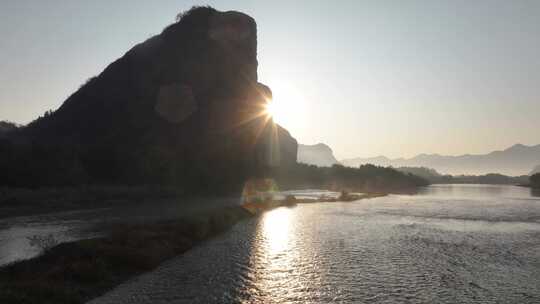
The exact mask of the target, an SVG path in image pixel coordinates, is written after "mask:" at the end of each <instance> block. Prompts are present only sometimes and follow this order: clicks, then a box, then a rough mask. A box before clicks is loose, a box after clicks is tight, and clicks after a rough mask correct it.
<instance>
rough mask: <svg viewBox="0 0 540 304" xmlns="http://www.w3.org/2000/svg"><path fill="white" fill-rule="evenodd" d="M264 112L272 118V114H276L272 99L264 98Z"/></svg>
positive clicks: (275, 106)
mask: <svg viewBox="0 0 540 304" xmlns="http://www.w3.org/2000/svg"><path fill="white" fill-rule="evenodd" d="M264 113H265V114H266V115H267V116H268V117H270V118H274V116H275V115H276V114H277V105H276V103H275V102H274V101H273V100H272V99H268V100H266V104H265V105H264Z"/></svg>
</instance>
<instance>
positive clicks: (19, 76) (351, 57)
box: [0, 0, 540, 159]
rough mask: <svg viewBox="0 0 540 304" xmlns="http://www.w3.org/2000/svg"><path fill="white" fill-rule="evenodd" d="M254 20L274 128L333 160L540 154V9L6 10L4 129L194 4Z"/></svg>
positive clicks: (493, 0) (48, 4)
mask: <svg viewBox="0 0 540 304" xmlns="http://www.w3.org/2000/svg"><path fill="white" fill-rule="evenodd" d="M206 4H208V5H211V6H213V7H215V8H217V9H219V10H238V11H242V12H245V13H247V14H249V15H251V16H252V17H254V18H255V19H256V21H257V26H258V59H259V80H260V82H262V83H264V84H266V85H269V86H270V87H271V88H272V90H273V92H274V102H275V103H276V105H277V106H276V107H277V110H276V112H277V113H276V117H275V120H276V121H277V122H278V123H280V124H282V125H283V126H284V127H285V128H287V129H288V130H289V131H290V132H291V134H292V135H293V136H294V137H295V138H296V139H297V140H298V142H299V143H304V144H314V143H319V142H323V143H326V144H328V145H329V146H330V147H331V148H332V149H333V150H334V154H335V155H336V157H337V158H338V159H343V158H351V157H371V156H377V155H385V156H388V157H411V156H414V155H416V154H420V153H438V154H445V155H460V154H466V153H472V154H476V153H487V152H490V151H493V150H501V149H505V148H507V147H509V146H511V145H513V144H516V143H522V144H528V145H533V144H540V117H539V114H540V1H534V0H530V1H498V0H490V1H487V0H485V1H482V0H477V1H459V0H456V1H436V0H426V1H400V0H396V1H353V0H351V1H315V0H311V1H241V0H228V1H206V2H197V1H173V0H162V1H142V0H141V1H134V0H121V1H120V0H119V1H110V0H109V1H73V0H64V1H59V0H49V1H39V0H35V1H26V0H17V1H15V0H12V1H9V0H3V1H1V3H0V37H2V39H1V40H0V83H1V87H0V120H10V121H14V122H17V123H22V124H24V123H28V122H30V121H31V120H33V119H35V118H36V117H37V116H39V115H41V114H43V113H44V112H45V111H47V110H54V109H56V108H58V107H59V106H60V105H61V104H62V102H63V101H64V100H65V99H66V98H67V97H68V96H69V95H70V94H71V93H73V92H74V91H75V90H77V89H78V88H79V87H80V85H81V84H83V83H84V82H85V81H86V80H87V79H88V78H90V77H92V76H95V75H97V74H99V73H100V72H101V71H102V70H103V69H104V68H105V67H106V66H107V65H108V64H109V63H111V62H112V61H114V60H115V59H117V58H119V57H120V56H122V55H123V54H124V53H125V52H126V51H128V50H129V49H130V48H131V47H132V46H134V45H135V44H137V43H139V42H142V41H144V40H145V39H148V38H149V37H151V36H152V35H155V34H158V33H160V32H161V30H162V29H163V28H164V27H165V26H166V25H168V24H170V23H172V22H174V20H175V16H176V15H177V13H179V12H181V11H184V10H187V9H189V8H190V7H191V6H193V5H206Z"/></svg>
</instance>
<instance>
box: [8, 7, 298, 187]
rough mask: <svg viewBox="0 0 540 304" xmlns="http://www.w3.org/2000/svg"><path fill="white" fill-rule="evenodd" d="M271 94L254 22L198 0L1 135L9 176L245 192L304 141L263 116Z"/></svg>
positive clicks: (17, 181) (289, 160)
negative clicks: (247, 182) (58, 101)
mask: <svg viewBox="0 0 540 304" xmlns="http://www.w3.org/2000/svg"><path fill="white" fill-rule="evenodd" d="M270 97H271V91H270V89H269V88H268V87H266V86H265V85H263V84H260V83H258V82H257V29H256V23H255V20H253V18H251V17H249V16H247V15H245V14H242V13H239V12H234V11H229V12H219V11H216V10H215V9H213V8H209V7H197V8H193V9H191V10H189V11H188V12H186V13H184V14H181V15H180V17H179V20H178V22H176V23H174V24H172V25H170V26H168V27H167V28H165V29H164V30H163V32H162V33H161V34H159V35H156V36H154V37H152V38H150V39H148V40H146V41H145V42H143V43H140V44H138V45H136V46H135V47H133V48H132V49H131V50H129V51H128V52H127V53H126V54H125V55H124V56H122V57H121V58H119V59H118V60H116V61H115V62H113V63H111V64H110V65H109V66H108V67H107V68H106V69H105V70H104V71H103V72H102V73H101V74H99V75H98V76H96V77H94V78H91V79H90V80H88V82H86V83H85V84H84V85H83V86H82V87H81V88H80V89H79V90H77V91H76V92H75V93H73V94H72V95H71V96H70V97H69V98H68V99H67V100H66V101H65V102H64V103H63V104H62V106H61V107H60V108H59V109H58V110H56V111H54V112H48V113H46V115H45V116H43V117H40V118H39V119H37V120H35V121H33V122H32V123H30V124H29V125H28V126H26V127H24V128H21V129H19V130H17V132H14V134H11V135H10V136H9V140H8V141H4V142H2V144H1V145H0V171H1V172H2V175H1V177H0V185H18V186H38V185H39V186H43V185H66V184H84V183H91V184H174V185H178V186H179V187H181V188H183V189H185V190H186V191H190V192H192V191H196V192H198V191H200V192H205V193H209V192H214V191H231V190H235V189H237V188H238V187H239V185H240V184H241V183H242V182H243V180H244V179H246V178H247V177H249V176H252V175H261V174H266V173H265V172H268V170H269V168H271V167H275V166H279V165H286V164H293V163H295V161H296V154H297V143H296V140H295V139H294V138H292V137H291V136H290V135H289V133H288V132H287V131H286V130H285V129H283V128H281V127H279V126H277V125H274V124H273V123H272V121H271V120H268V118H267V117H265V116H264V115H260V114H261V113H262V111H263V106H264V104H265V103H266V100H267V99H268V98H270Z"/></svg>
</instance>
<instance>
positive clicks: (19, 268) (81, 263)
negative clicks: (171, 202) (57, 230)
mask: <svg viewBox="0 0 540 304" xmlns="http://www.w3.org/2000/svg"><path fill="white" fill-rule="evenodd" d="M251 216H252V214H251V213H250V212H248V211H247V210H245V209H244V208H242V207H241V206H238V207H225V208H219V209H216V210H214V211H212V212H205V213H202V214H198V215H195V216H192V217H189V218H181V219H177V220H169V221H164V222H156V223H151V224H133V225H128V224H125V225H116V226H113V227H111V228H110V234H109V236H107V237H103V238H95V239H87V240H80V241H75V242H69V243H63V244H60V245H57V246H54V247H52V248H44V249H45V251H44V253H43V254H42V255H40V256H38V257H35V258H32V259H29V260H24V261H19V262H15V263H13V264H10V265H7V266H4V267H2V268H0V303H84V302H86V301H88V300H90V299H92V298H94V297H97V296H99V295H101V294H103V293H105V292H107V291H108V290H111V289H112V288H113V287H115V286H117V285H118V284H120V283H122V282H124V281H126V280H128V279H130V278H132V277H135V276H137V275H139V274H142V273H144V272H147V271H149V270H152V269H154V268H155V267H156V266H158V265H159V264H161V263H162V262H164V261H165V260H168V259H170V258H172V257H175V256H177V255H179V254H181V253H183V252H185V251H187V250H188V249H190V248H192V247H193V246H194V245H196V244H198V243H200V242H201V241H203V240H206V239H208V238H210V237H212V236H214V235H217V234H219V233H221V232H223V231H225V230H227V229H229V228H230V227H232V226H233V225H234V224H236V223H237V222H239V221H241V220H243V219H246V218H249V217H251ZM36 241H37V242H38V243H39V242H42V243H43V244H41V245H42V246H44V247H45V246H47V245H48V244H50V243H54V242H51V240H47V239H42V240H36Z"/></svg>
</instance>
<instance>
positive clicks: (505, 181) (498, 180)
mask: <svg viewBox="0 0 540 304" xmlns="http://www.w3.org/2000/svg"><path fill="white" fill-rule="evenodd" d="M397 170H398V171H401V172H405V173H410V174H414V175H417V176H420V177H422V178H424V179H426V180H428V181H429V182H430V183H432V184H493V185H519V184H526V183H527V181H528V178H529V177H528V176H527V175H522V176H507V175H503V174H498V173H489V174H484V175H443V174H440V173H439V172H437V171H436V170H434V169H431V168H426V167H400V168H397Z"/></svg>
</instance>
